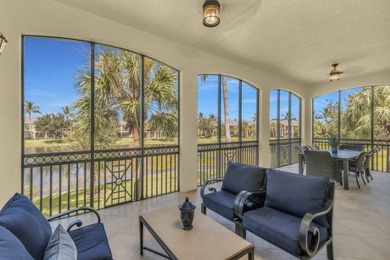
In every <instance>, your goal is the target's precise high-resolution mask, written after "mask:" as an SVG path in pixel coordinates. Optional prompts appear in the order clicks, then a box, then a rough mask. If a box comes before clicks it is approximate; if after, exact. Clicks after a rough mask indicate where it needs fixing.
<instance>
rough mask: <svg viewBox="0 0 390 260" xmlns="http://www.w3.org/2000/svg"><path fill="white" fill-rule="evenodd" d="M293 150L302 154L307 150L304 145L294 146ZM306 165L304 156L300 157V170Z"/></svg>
mask: <svg viewBox="0 0 390 260" xmlns="http://www.w3.org/2000/svg"><path fill="white" fill-rule="evenodd" d="M295 150H297V151H298V153H299V154H304V153H305V151H306V150H308V148H307V146H306V145H303V146H296V147H295ZM305 165H306V161H305V157H303V158H302V171H304V169H305Z"/></svg>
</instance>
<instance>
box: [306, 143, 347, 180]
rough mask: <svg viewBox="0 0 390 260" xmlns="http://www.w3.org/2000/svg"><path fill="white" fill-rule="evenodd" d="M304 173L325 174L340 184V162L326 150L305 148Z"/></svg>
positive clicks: (312, 174)
mask: <svg viewBox="0 0 390 260" xmlns="http://www.w3.org/2000/svg"><path fill="white" fill-rule="evenodd" d="M304 155H305V160H306V175H311V176H326V177H328V178H330V179H332V180H335V181H336V182H339V183H340V184H342V183H343V181H342V179H343V178H342V163H341V162H339V161H337V160H334V159H333V158H332V156H331V155H330V153H329V152H328V151H311V150H306V151H305V153H304Z"/></svg>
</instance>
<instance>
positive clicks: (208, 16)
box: [203, 0, 221, 27]
mask: <svg viewBox="0 0 390 260" xmlns="http://www.w3.org/2000/svg"><path fill="white" fill-rule="evenodd" d="M220 9H221V5H220V4H219V2H218V1H217V0H206V1H204V4H203V25H204V26H207V27H215V26H217V25H218V24H219V22H220V19H219V12H220Z"/></svg>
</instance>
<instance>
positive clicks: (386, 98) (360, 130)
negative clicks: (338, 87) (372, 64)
mask: <svg viewBox="0 0 390 260" xmlns="http://www.w3.org/2000/svg"><path fill="white" fill-rule="evenodd" d="M371 94H372V92H371V87H365V88H363V89H362V90H361V91H359V92H356V93H354V94H351V95H349V96H348V98H347V108H346V111H345V112H344V116H343V122H342V123H343V124H342V127H343V129H345V131H346V132H349V133H350V137H353V138H356V137H357V138H371V131H372V129H371V120H374V126H375V128H374V135H375V139H381V140H389V139H390V86H376V87H375V90H374V96H373V100H371V98H372V95H371ZM372 101H373V102H374V111H373V115H374V118H372V116H371V113H372V111H371V110H372V108H371V103H372Z"/></svg>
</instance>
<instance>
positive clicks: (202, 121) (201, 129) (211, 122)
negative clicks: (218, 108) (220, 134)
mask: <svg viewBox="0 0 390 260" xmlns="http://www.w3.org/2000/svg"><path fill="white" fill-rule="evenodd" d="M216 125H217V117H216V116H215V115H213V114H211V115H210V116H209V117H204V116H203V113H199V115H198V134H199V136H200V137H205V138H210V137H212V136H213V135H214V134H215V126H216Z"/></svg>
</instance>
